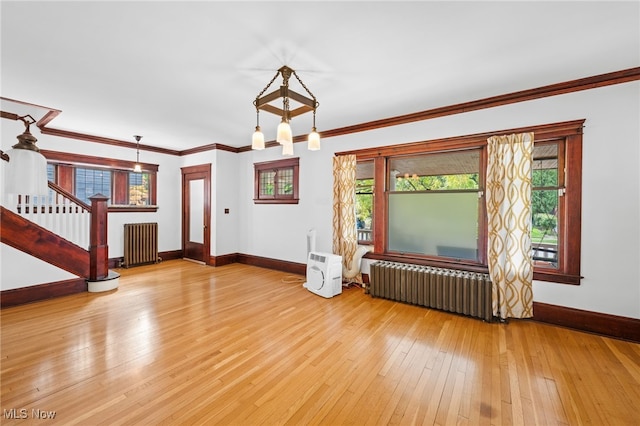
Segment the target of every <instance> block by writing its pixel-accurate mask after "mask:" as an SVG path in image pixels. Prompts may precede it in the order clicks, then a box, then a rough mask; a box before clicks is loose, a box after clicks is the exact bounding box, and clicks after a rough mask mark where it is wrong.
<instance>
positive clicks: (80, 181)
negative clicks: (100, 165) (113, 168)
mask: <svg viewBox="0 0 640 426" xmlns="http://www.w3.org/2000/svg"><path fill="white" fill-rule="evenodd" d="M75 183H76V185H75V192H74V194H73V195H75V196H76V197H78V198H79V199H80V200H81V201H83V202H85V203H86V204H91V200H89V197H91V196H93V195H95V194H102V195H106V196H107V197H110V196H111V172H110V171H108V170H99V169H85V168H81V167H76V168H75Z"/></svg>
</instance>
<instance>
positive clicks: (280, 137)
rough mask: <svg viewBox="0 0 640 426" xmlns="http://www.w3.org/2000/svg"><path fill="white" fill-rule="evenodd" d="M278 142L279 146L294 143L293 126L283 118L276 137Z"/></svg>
mask: <svg viewBox="0 0 640 426" xmlns="http://www.w3.org/2000/svg"><path fill="white" fill-rule="evenodd" d="M276 142H278V143H279V144H282V145H284V144H288V143H293V134H292V132H291V126H290V125H289V123H288V122H287V121H286V120H285V119H284V118H283V119H282V121H281V122H280V124H278V133H277V136H276Z"/></svg>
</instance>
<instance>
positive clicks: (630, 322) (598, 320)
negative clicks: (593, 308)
mask: <svg viewBox="0 0 640 426" xmlns="http://www.w3.org/2000/svg"><path fill="white" fill-rule="evenodd" d="M533 320H534V321H538V322H544V323H548V324H553V325H558V326H561V327H567V328H572V329H575V330H579V331H585V332H588V333H596V334H601V335H604V336H609V337H615V338H617V339H623V340H629V341H632V342H637V343H640V319H636V318H628V317H621V316H617V315H610V314H603V313H600V312H590V311H584V310H581V309H574V308H568V307H565V306H556V305H548V304H546V303H539V302H533Z"/></svg>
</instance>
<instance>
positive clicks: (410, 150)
mask: <svg viewBox="0 0 640 426" xmlns="http://www.w3.org/2000/svg"><path fill="white" fill-rule="evenodd" d="M585 121H586V120H585V119H580V120H571V121H562V122H558V123H549V124H538V125H532V126H526V127H518V128H515V129H503V130H492V131H490V132H482V133H474V134H471V135H460V136H450V137H447V138H440V139H429V140H421V141H417V142H408V143H402V144H394V145H386V146H378V147H373V148H363V149H357V150H351V151H341V152H336V153H335V155H336V156H338V155H351V154H353V155H357V156H358V161H360V160H367V159H370V158H377V157H389V156H394V155H410V154H424V153H425V152H436V151H451V150H456V149H470V148H473V147H474V146H477V147H483V146H486V145H487V139H488V138H490V137H491V136H495V135H508V134H512V133H525V132H526V133H528V132H533V133H534V135H535V136H534V137H535V141H536V142H543V141H546V140H551V139H559V138H565V137H570V136H575V135H581V134H582V129H583V127H584V122H585Z"/></svg>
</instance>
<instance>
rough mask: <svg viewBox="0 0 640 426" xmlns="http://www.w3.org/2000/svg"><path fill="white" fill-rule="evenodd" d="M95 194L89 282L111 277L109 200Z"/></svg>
mask: <svg viewBox="0 0 640 426" xmlns="http://www.w3.org/2000/svg"><path fill="white" fill-rule="evenodd" d="M108 199H109V197H107V196H104V195H102V194H95V195H94V196H92V197H89V200H91V231H90V232H91V235H90V237H89V259H90V265H89V280H91V281H96V280H101V279H104V278H106V277H107V276H108V275H109V246H108V244H107V200H108Z"/></svg>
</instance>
